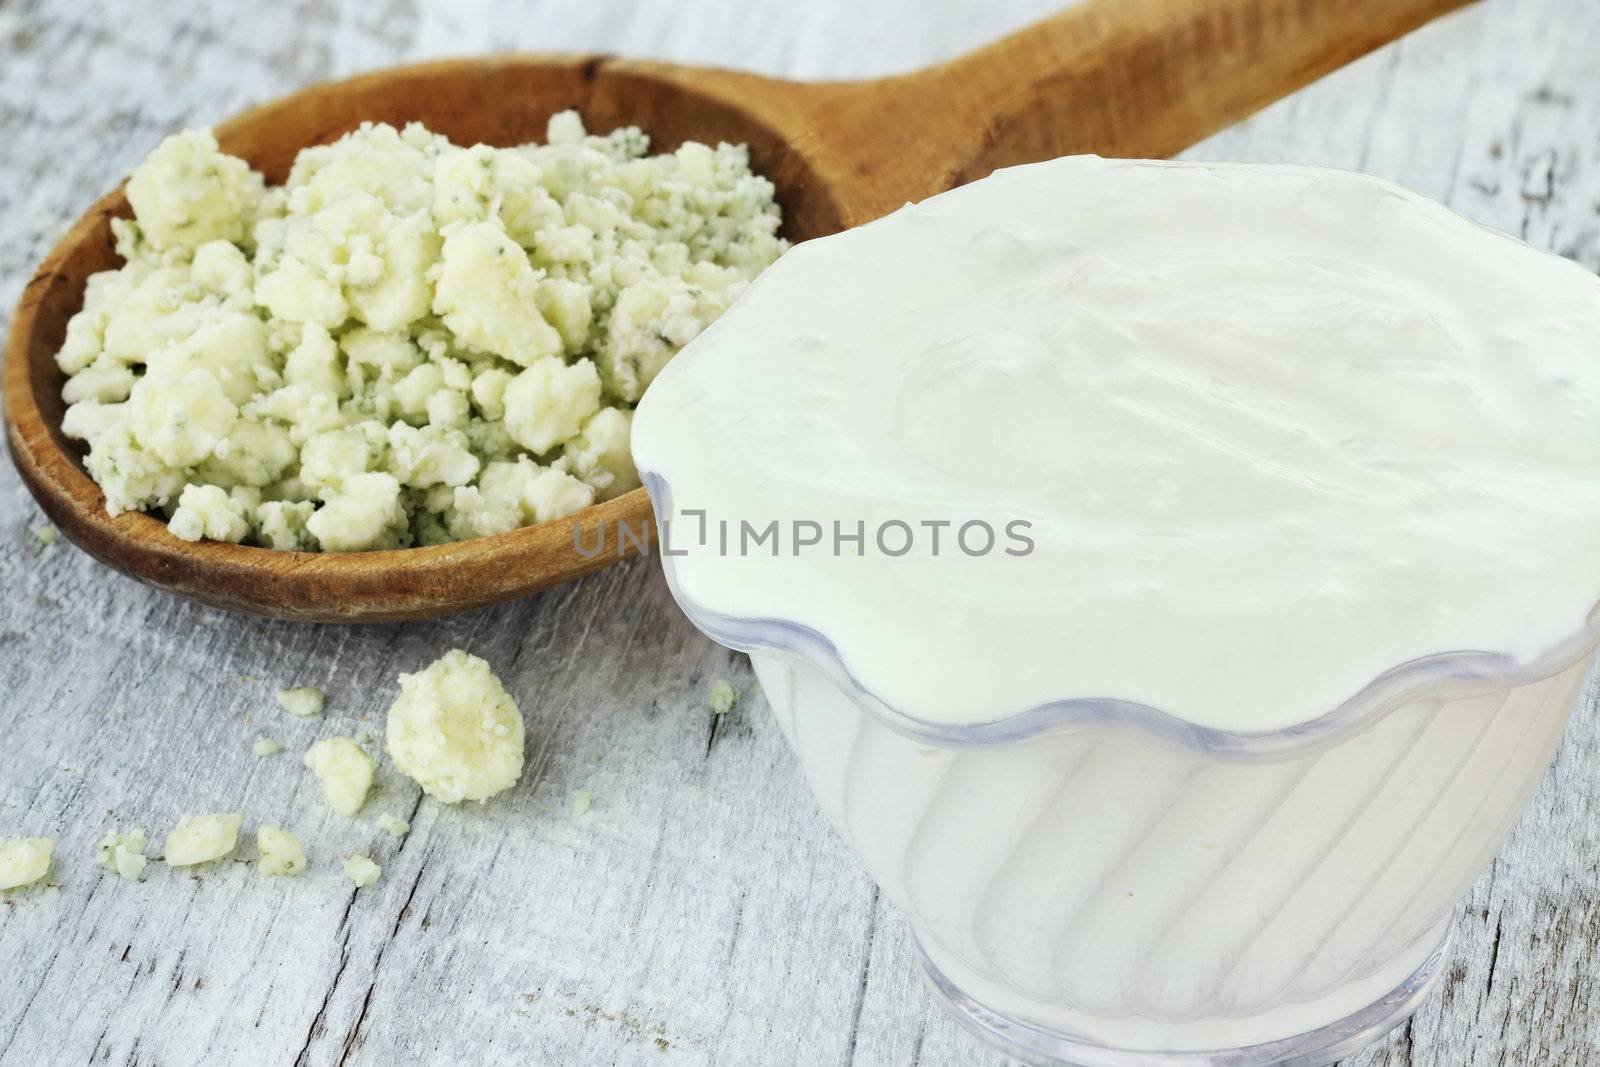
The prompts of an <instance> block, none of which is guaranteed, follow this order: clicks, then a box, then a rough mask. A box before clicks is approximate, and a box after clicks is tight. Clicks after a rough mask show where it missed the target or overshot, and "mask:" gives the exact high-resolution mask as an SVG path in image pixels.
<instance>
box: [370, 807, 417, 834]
mask: <svg viewBox="0 0 1600 1067" xmlns="http://www.w3.org/2000/svg"><path fill="white" fill-rule="evenodd" d="M378 829H380V830H382V831H383V832H384V833H386V834H388V835H389V836H390V837H404V836H406V834H408V833H410V832H411V824H410V823H408V822H406V821H405V820H404V819H402V818H400V816H398V815H389V814H387V813H385V814H383V815H380V816H378Z"/></svg>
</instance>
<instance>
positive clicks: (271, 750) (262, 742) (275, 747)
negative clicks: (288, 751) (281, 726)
mask: <svg viewBox="0 0 1600 1067" xmlns="http://www.w3.org/2000/svg"><path fill="white" fill-rule="evenodd" d="M250 750H251V751H252V752H254V753H255V754H256V755H258V756H276V755H277V754H278V753H280V752H282V751H283V746H282V745H280V744H278V742H276V741H274V740H273V739H272V738H270V737H258V738H256V743H255V744H254V745H252V746H251V748H250Z"/></svg>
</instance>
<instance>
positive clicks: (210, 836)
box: [161, 812, 244, 867]
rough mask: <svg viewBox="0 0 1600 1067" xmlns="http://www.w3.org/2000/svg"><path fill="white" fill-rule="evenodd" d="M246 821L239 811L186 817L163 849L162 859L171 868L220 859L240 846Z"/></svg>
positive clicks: (170, 835)
mask: <svg viewBox="0 0 1600 1067" xmlns="http://www.w3.org/2000/svg"><path fill="white" fill-rule="evenodd" d="M243 821H244V816H243V815H240V814H239V813H238V812H227V813H222V814H217V815H185V816H184V817H183V818H181V819H179V820H178V825H177V826H176V827H174V828H173V830H172V832H171V833H169V834H168V835H167V841H166V844H164V845H163V846H162V847H161V854H162V858H163V859H165V860H166V861H167V866H169V867H192V866H194V865H195V864H197V863H209V862H211V861H212V860H220V859H221V858H222V857H224V856H226V855H227V854H228V853H230V852H232V851H233V846H234V845H235V844H237V843H238V841H239V824H240V823H242V822H243Z"/></svg>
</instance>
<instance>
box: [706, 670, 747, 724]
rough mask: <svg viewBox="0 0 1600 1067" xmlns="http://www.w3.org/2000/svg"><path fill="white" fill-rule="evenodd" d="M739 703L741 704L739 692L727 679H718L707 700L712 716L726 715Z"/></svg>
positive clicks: (712, 685) (713, 683) (712, 684)
mask: <svg viewBox="0 0 1600 1067" xmlns="http://www.w3.org/2000/svg"><path fill="white" fill-rule="evenodd" d="M737 703H739V691H738V690H737V689H735V688H734V687H733V686H732V685H730V684H729V683H728V680H727V679H726V678H718V679H717V680H716V681H714V682H712V683H711V695H710V696H709V697H707V698H706V704H707V705H708V706H709V707H710V708H711V714H713V715H726V714H727V713H728V712H730V711H732V710H733V706H734V705H735V704H737Z"/></svg>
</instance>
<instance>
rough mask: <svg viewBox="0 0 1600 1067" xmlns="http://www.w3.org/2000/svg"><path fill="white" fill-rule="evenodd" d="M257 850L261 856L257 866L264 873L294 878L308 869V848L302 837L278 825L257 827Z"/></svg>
mask: <svg viewBox="0 0 1600 1067" xmlns="http://www.w3.org/2000/svg"><path fill="white" fill-rule="evenodd" d="M256 852H257V853H259V854H260V856H261V859H260V861H259V862H258V863H257V864H256V866H257V867H258V868H259V869H260V871H261V873H262V874H270V875H274V876H277V877H280V878H292V877H294V876H296V875H298V874H300V873H301V872H302V871H304V870H305V869H306V850H305V848H304V847H303V846H301V844H300V839H299V838H298V837H296V836H295V835H294V834H291V833H290V832H289V831H287V830H281V829H279V828H278V827H276V826H262V827H259V828H257V830H256Z"/></svg>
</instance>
